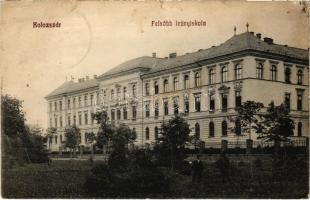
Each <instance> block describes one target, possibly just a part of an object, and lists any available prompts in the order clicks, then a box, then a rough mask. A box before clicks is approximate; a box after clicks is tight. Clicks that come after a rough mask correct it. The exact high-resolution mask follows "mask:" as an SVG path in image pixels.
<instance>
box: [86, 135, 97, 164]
mask: <svg viewBox="0 0 310 200" xmlns="http://www.w3.org/2000/svg"><path fill="white" fill-rule="evenodd" d="M85 138H86V142H87V143H89V144H90V150H91V159H93V157H94V147H93V143H94V141H95V139H96V135H95V133H93V132H90V133H85Z"/></svg>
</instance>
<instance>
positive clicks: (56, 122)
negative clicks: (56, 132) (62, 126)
mask: <svg viewBox="0 0 310 200" xmlns="http://www.w3.org/2000/svg"><path fill="white" fill-rule="evenodd" d="M54 121H55V127H57V117H55V119H54Z"/></svg>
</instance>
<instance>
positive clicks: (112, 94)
mask: <svg viewBox="0 0 310 200" xmlns="http://www.w3.org/2000/svg"><path fill="white" fill-rule="evenodd" d="M113 99H114V90H111V100H113Z"/></svg>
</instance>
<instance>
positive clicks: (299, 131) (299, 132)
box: [297, 122, 302, 137]
mask: <svg viewBox="0 0 310 200" xmlns="http://www.w3.org/2000/svg"><path fill="white" fill-rule="evenodd" d="M297 135H298V136H299V137H301V136H302V123H301V122H298V130H297Z"/></svg>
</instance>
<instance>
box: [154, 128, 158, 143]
mask: <svg viewBox="0 0 310 200" xmlns="http://www.w3.org/2000/svg"><path fill="white" fill-rule="evenodd" d="M154 133H155V140H158V128H157V126H155V129H154Z"/></svg>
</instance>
